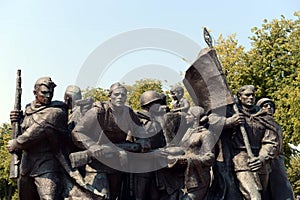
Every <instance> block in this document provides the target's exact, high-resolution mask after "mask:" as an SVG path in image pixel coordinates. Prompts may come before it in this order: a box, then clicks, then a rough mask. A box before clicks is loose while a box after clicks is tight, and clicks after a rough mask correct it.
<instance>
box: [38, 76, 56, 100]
mask: <svg viewBox="0 0 300 200" xmlns="http://www.w3.org/2000/svg"><path fill="white" fill-rule="evenodd" d="M55 87H56V84H55V83H54V82H53V81H52V80H51V78H50V77H41V78H39V79H38V80H37V81H36V82H35V84H34V90H33V94H34V96H35V100H36V103H38V104H41V105H48V104H50V103H51V100H52V98H53V94H54V88H55Z"/></svg>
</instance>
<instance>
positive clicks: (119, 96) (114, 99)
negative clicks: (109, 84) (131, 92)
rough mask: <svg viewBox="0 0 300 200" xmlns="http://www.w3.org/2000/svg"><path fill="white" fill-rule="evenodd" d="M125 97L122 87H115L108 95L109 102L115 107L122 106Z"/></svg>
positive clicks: (125, 93)
mask: <svg viewBox="0 0 300 200" xmlns="http://www.w3.org/2000/svg"><path fill="white" fill-rule="evenodd" d="M126 99H127V92H126V90H125V89H124V88H117V89H115V90H114V91H113V92H112V93H111V95H110V102H111V104H112V105H113V106H115V107H122V106H124V105H125V102H126Z"/></svg>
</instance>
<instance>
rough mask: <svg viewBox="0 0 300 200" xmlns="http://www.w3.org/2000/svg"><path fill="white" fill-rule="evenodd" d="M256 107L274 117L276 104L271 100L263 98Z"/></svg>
mask: <svg viewBox="0 0 300 200" xmlns="http://www.w3.org/2000/svg"><path fill="white" fill-rule="evenodd" d="M256 105H257V106H259V107H260V108H261V109H262V110H264V111H266V112H267V113H268V114H270V115H273V114H274V113H275V103H274V101H273V100H271V99H269V98H261V99H260V100H258V101H257V103H256Z"/></svg>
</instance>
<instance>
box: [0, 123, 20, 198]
mask: <svg viewBox="0 0 300 200" xmlns="http://www.w3.org/2000/svg"><path fill="white" fill-rule="evenodd" d="M10 136H11V125H10V124H7V123H4V124H2V126H0V198H1V199H7V200H9V199H12V197H15V198H16V196H17V195H16V194H17V193H16V190H17V184H16V181H15V180H11V179H10V178H9V166H10V153H9V152H8V151H7V149H6V145H7V141H8V140H9V139H10Z"/></svg>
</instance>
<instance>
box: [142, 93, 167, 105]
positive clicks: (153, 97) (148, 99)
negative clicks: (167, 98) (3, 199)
mask: <svg viewBox="0 0 300 200" xmlns="http://www.w3.org/2000/svg"><path fill="white" fill-rule="evenodd" d="M162 100H163V99H162V95H161V94H160V93H158V92H156V91H153V90H148V91H146V92H144V93H143V94H142V95H141V97H140V104H141V106H142V107H143V106H146V105H148V104H150V103H152V102H154V101H162Z"/></svg>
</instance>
